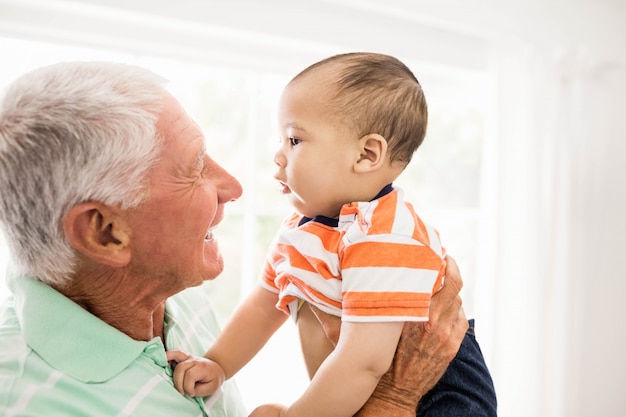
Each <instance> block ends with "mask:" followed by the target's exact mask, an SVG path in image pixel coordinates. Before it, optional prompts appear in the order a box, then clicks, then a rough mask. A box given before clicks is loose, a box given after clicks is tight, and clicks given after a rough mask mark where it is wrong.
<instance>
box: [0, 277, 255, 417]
mask: <svg viewBox="0 0 626 417" xmlns="http://www.w3.org/2000/svg"><path fill="white" fill-rule="evenodd" d="M7 283H8V286H9V289H10V290H11V292H12V295H11V296H10V297H9V299H7V300H6V301H4V302H3V303H2V304H1V305H0V416H2V417H14V416H16V417H17V416H19V417H26V416H28V417H38V416H41V417H57V416H58V417H61V416H63V417H75V416H76V417H78V416H90V417H100V416H102V417H104V416H107V417H113V416H119V417H122V416H137V417H141V416H150V417H156V416H167V417H174V416H181V417H186V416H190V417H196V416H209V417H222V416H246V415H247V412H246V410H245V408H244V406H243V403H242V401H241V398H240V395H239V391H238V390H237V387H236V386H235V384H234V382H232V381H227V382H226V383H225V384H224V385H223V386H222V392H221V393H220V394H216V395H214V396H213V397H205V398H198V399H193V398H189V397H183V396H182V395H180V394H179V393H178V392H177V391H176V390H175V389H174V387H173V383H172V378H171V376H172V371H171V369H170V367H169V366H168V364H167V361H166V357H165V348H164V347H163V344H162V343H161V339H159V338H155V339H153V340H151V341H149V342H139V341H136V340H133V339H131V338H130V337H128V336H127V335H126V334H124V333H122V332H120V331H118V330H117V329H115V328H113V327H111V326H109V325H108V324H106V323H104V322H103V321H101V320H100V319H98V318H97V317H95V316H94V315H92V314H90V313H89V312H87V311H86V310H84V309H83V308H81V307H79V306H78V305H77V304H75V303H74V302H72V301H71V300H69V299H68V298H66V297H64V296H63V295H61V294H60V293H58V292H57V291H55V290H54V289H52V288H51V287H49V286H47V285H45V284H43V283H41V282H39V281H36V280H34V279H32V278H27V277H9V278H8V279H7ZM217 332H218V324H217V322H216V320H215V316H214V315H213V312H212V309H211V305H210V303H209V301H208V297H207V296H206V294H205V293H204V292H203V291H202V290H201V289H198V288H194V289H188V290H186V291H183V292H181V293H179V294H177V295H175V296H173V297H171V298H170V299H169V300H168V301H167V303H166V317H165V340H166V343H167V347H168V348H181V349H183V350H185V351H187V352H190V353H193V354H195V355H202V354H204V352H205V351H206V349H207V347H208V346H210V344H211V343H213V341H214V340H215V336H216V335H217Z"/></svg>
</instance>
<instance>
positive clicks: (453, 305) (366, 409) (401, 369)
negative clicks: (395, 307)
mask: <svg viewBox="0 0 626 417" xmlns="http://www.w3.org/2000/svg"><path fill="white" fill-rule="evenodd" d="M462 286H463V281H462V280H461V275H460V273H459V269H458V267H457V265H456V262H455V261H454V259H452V258H451V257H450V256H448V257H447V267H446V278H445V285H444V287H443V288H442V289H441V290H440V291H439V292H438V293H436V294H435V295H434V296H433V297H432V300H431V305H430V315H429V321H428V322H408V323H406V324H405V325H404V330H403V332H402V336H401V337H400V341H399V343H398V348H397V350H396V354H395V357H394V360H393V362H392V364H391V367H390V368H389V371H387V373H386V374H385V375H384V376H383V377H382V379H381V380H380V382H379V384H378V386H377V387H376V390H375V391H374V393H373V394H372V396H371V397H370V399H369V400H368V402H367V403H366V404H365V405H364V406H363V408H362V409H361V410H360V411H359V412H358V414H357V416H359V417H392V416H393V417H405V416H406V417H409V416H411V417H415V410H416V408H417V403H418V402H419V400H420V399H421V397H422V396H423V395H424V394H426V393H427V392H428V391H429V390H430V389H431V388H432V387H433V386H434V385H435V384H436V383H437V381H439V379H441V377H442V376H443V374H444V372H445V371H446V369H447V368H448V365H449V364H450V362H451V361H452V359H454V357H455V355H456V353H457V352H458V350H459V347H460V346H461V341H462V340H463V337H464V335H465V332H466V331H467V329H468V323H467V319H466V317H465V313H464V312H463V308H462V302H461V297H460V296H459V292H460V291H461V288H462ZM311 309H312V310H313V312H314V313H315V315H316V316H317V317H318V320H319V321H320V323H321V324H322V326H323V327H324V330H325V332H326V335H327V336H328V338H329V339H330V340H331V342H333V343H335V344H336V343H337V340H339V328H340V326H341V322H340V319H339V318H338V317H334V316H330V315H328V314H325V313H323V312H322V311H320V310H319V309H316V308H315V307H312V306H311Z"/></svg>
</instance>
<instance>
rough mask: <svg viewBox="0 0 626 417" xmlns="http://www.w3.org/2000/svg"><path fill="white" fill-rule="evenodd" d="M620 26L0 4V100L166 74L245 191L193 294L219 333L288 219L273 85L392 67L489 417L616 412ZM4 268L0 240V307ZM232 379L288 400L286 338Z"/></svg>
mask: <svg viewBox="0 0 626 417" xmlns="http://www.w3.org/2000/svg"><path fill="white" fill-rule="evenodd" d="M625 23H626V2H624V1H622V0H570V1H564V0H543V1H540V0H527V1H521V0H517V1H515V0H500V1H496V0H475V1H463V0H440V1H437V2H432V1H424V0H386V1H384V2H379V1H374V0H360V1H356V0H318V1H306V2H305V1H286V0H285V1H281V0H266V1H264V2H255V1H253V0H229V1H210V0H177V1H176V2H172V1H167V0H81V1H78V0H75V1H73V0H0V62H1V64H0V88H4V87H5V86H6V85H7V84H9V83H10V82H11V81H12V80H13V79H14V78H16V77H17V76H19V75H20V74H21V73H23V72H25V71H27V70H30V69H33V68H35V67H38V66H41V65H45V64H50V63H54V62H58V61H65V60H112V61H120V62H128V63H133V64H139V65H142V66H145V67H148V68H150V69H152V70H154V71H155V72H157V73H160V74H161V75H163V76H165V77H166V78H168V79H169V80H170V90H171V91H172V92H173V93H174V95H176V96H177V97H178V98H179V99H180V100H181V102H183V104H184V105H185V107H186V108H187V110H188V111H189V113H190V114H192V116H193V117H194V118H195V119H196V120H197V121H198V122H199V123H200V124H201V126H202V128H203V129H204V132H205V135H206V140H207V148H208V152H209V154H211V156H212V157H213V158H215V159H216V160H218V161H219V162H220V163H222V164H223V165H224V166H225V167H226V168H227V169H229V170H230V171H231V172H232V173H233V174H234V175H235V176H237V178H239V179H240V181H241V182H242V184H243V186H244V195H243V196H242V198H241V199H240V200H239V201H237V202H236V203H234V204H232V205H231V206H230V207H227V218H226V219H225V221H224V222H223V223H222V225H221V226H220V228H219V230H218V237H219V240H220V245H221V248H222V252H223V253H224V257H225V260H226V270H225V272H224V274H223V275H222V276H220V277H219V278H218V279H217V280H216V281H214V282H210V283H207V284H205V286H204V289H205V290H206V291H208V292H209V293H210V294H211V295H212V299H213V302H214V304H215V308H216V311H217V312H218V314H219V317H220V319H221V320H222V321H224V320H226V319H227V317H228V315H229V314H230V312H231V311H232V310H233V308H235V306H236V305H237V304H238V303H239V301H240V300H241V298H242V296H244V295H245V294H246V293H247V292H248V291H249V289H250V288H251V287H252V286H253V285H254V284H255V282H256V280H257V274H258V273H259V271H260V268H261V265H262V262H263V259H264V256H265V251H266V248H267V247H268V244H269V242H270V240H271V239H272V237H273V234H274V232H275V230H276V228H277V226H278V224H279V222H280V221H281V219H282V218H283V216H284V215H285V214H286V213H288V212H289V206H288V205H287V203H286V201H285V200H284V198H283V197H282V196H281V195H280V193H279V192H278V187H277V184H276V183H275V182H274V180H273V179H272V174H273V172H274V167H273V162H272V155H273V152H274V150H275V147H276V146H277V143H278V135H277V133H276V130H275V125H274V123H275V119H276V114H275V113H276V105H277V99H278V96H279V94H280V92H281V89H282V88H283V86H284V85H285V84H286V82H288V81H289V79H290V78H291V77H292V76H293V75H295V74H296V73H297V72H299V71H300V70H302V69H303V68H305V67H306V66H308V65H309V64H311V63H313V62H315V61H317V60H319V59H322V58H325V57H327V56H330V55H333V54H336V53H341V52H349V51H373V52H381V53H386V54H390V55H394V56H396V57H398V58H399V59H401V60H402V61H404V62H405V63H406V64H407V65H408V66H409V67H410V68H411V69H412V70H413V72H414V73H415V75H416V76H417V78H418V79H419V80H420V83H421V84H422V86H423V88H424V91H425V94H426V98H427V100H428V103H429V113H430V119H429V128H428V133H427V138H426V140H425V142H424V145H423V146H422V147H421V148H420V150H418V152H417V153H416V155H415V157H414V159H413V162H411V164H410V166H409V168H408V169H407V171H406V172H405V173H404V174H403V175H402V177H401V180H400V181H398V182H397V184H398V185H400V186H401V187H403V188H404V190H405V192H406V193H407V194H408V198H409V199H410V200H411V201H413V203H414V205H415V206H416V209H417V210H418V212H419V213H420V214H421V215H422V217H423V218H424V219H425V220H426V221H427V222H428V223H431V224H432V225H434V226H435V227H436V228H437V229H438V230H439V231H440V234H441V237H442V240H443V242H444V244H445V245H446V247H447V249H448V252H449V253H450V254H451V255H452V256H453V257H454V258H455V259H456V260H457V262H458V264H459V266H460V267H461V271H462V274H463V278H464V282H465V287H464V289H463V297H464V303H465V308H466V312H467V315H468V316H471V317H475V318H476V320H477V335H478V339H479V341H480V343H481V345H482V348H483V352H484V354H485V357H486V360H487V363H488V365H489V367H490V369H491V371H492V373H493V377H494V382H495V384H496V391H497V393H498V400H499V415H500V416H503V417H513V416H516V417H517V416H520V417H521V416H524V417H526V416H538V417H539V416H541V417H562V416H563V417H564V416H568V417H571V416H579V417H595V416H598V415H602V416H624V415H626V398H625V396H624V395H623V392H624V387H625V386H626V359H625V358H624V352H626V331H625V329H626V326H625V325H624V320H623V318H622V316H623V308H622V302H623V301H622V298H624V293H626V273H625V268H624V266H623V258H622V256H624V255H623V253H624V251H625V250H626V220H625V218H626V216H625V214H626V164H625V163H624V162H623V160H624V155H626V124H625V123H624V119H625V118H626V117H625V116H626V46H625V45H626V24H625ZM0 198H1V195H0ZM8 259H9V253H8V249H7V247H6V243H5V242H4V241H2V240H0V297H5V296H6V295H7V293H8V292H7V290H6V287H5V286H4V280H3V275H4V268H5V265H6V264H7V262H8ZM236 378H237V380H238V383H239V386H240V389H241V391H242V394H243V396H244V398H245V400H246V404H247V405H248V407H249V408H253V407H254V406H256V405H258V404H260V403H262V402H286V403H289V402H291V401H292V400H293V399H294V398H296V397H297V396H298V395H299V394H300V393H301V391H302V390H303V389H304V387H306V384H307V378H306V376H305V372H304V368H303V366H302V360H301V358H300V351H299V346H298V342H297V339H296V335H295V332H294V326H293V324H292V323H287V324H286V325H285V326H283V329H281V330H280V332H279V333H278V334H277V335H276V337H275V338H274V339H273V340H272V341H271V342H270V344H269V345H268V346H267V347H266V349H264V351H263V352H262V353H261V354H260V355H259V356H258V357H257V358H255V360H254V361H253V363H251V364H250V365H249V366H248V367H247V368H245V369H244V370H243V371H242V372H241V373H240V374H239V375H237V377H236Z"/></svg>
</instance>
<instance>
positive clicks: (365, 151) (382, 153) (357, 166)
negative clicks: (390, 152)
mask: <svg viewBox="0 0 626 417" xmlns="http://www.w3.org/2000/svg"><path fill="white" fill-rule="evenodd" d="M359 146H360V149H359V152H360V154H359V158H358V160H357V161H356V162H355V163H354V171H355V172H356V173H358V174H363V173H367V172H371V171H375V170H377V169H378V168H380V167H381V166H382V165H383V164H385V162H386V160H387V141H386V140H385V138H384V137H382V136H381V135H379V134H378V133H370V134H367V135H365V136H363V137H362V138H361V139H359Z"/></svg>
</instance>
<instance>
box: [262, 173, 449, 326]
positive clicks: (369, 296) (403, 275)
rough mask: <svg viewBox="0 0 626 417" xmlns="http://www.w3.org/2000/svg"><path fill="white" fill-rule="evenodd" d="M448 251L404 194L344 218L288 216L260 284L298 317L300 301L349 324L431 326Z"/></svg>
mask: <svg viewBox="0 0 626 417" xmlns="http://www.w3.org/2000/svg"><path fill="white" fill-rule="evenodd" d="M445 265H446V263H445V250H444V248H443V247H442V245H441V242H440V239H439V234H438V233H437V231H436V230H435V229H434V228H432V227H431V226H429V225H427V224H425V223H424V222H423V221H422V220H421V219H420V218H419V217H418V216H417V214H416V213H415V211H414V209H413V207H412V206H411V204H410V203H407V202H405V201H404V199H403V192H402V190H401V189H399V188H394V187H392V185H391V184H389V185H387V186H386V187H385V188H383V190H381V192H380V193H379V194H378V196H376V198H374V199H373V200H372V201H367V202H355V203H350V204H345V205H344V206H343V207H342V209H341V212H340V215H339V218H338V219H331V218H328V217H322V216H317V217H315V218H313V219H310V218H307V217H304V216H302V215H301V214H297V213H296V214H294V215H292V216H291V217H289V218H287V220H286V221H285V222H284V224H283V226H282V228H281V230H279V232H278V235H277V237H276V239H275V241H274V244H273V245H272V248H271V250H270V253H269V255H268V259H267V261H266V264H265V268H264V272H263V275H262V277H261V285H262V286H263V287H264V288H266V289H268V290H270V291H273V292H275V293H277V294H278V303H277V307H278V308H279V309H281V310H283V311H285V312H286V313H290V314H291V315H292V316H295V314H297V309H298V305H299V304H298V300H304V301H307V302H309V303H311V304H313V305H315V306H317V307H318V308H320V309H321V310H323V311H326V312H327V313H330V314H333V315H336V316H340V317H341V318H342V320H343V321H350V322H383V321H426V320H428V312H429V307H430V299H431V296H432V294H434V293H435V292H436V291H438V290H439V289H440V288H441V287H442V285H443V278H444V273H445Z"/></svg>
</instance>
